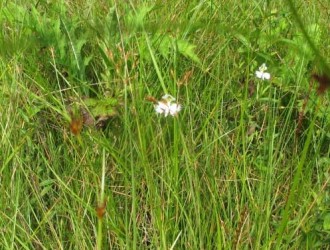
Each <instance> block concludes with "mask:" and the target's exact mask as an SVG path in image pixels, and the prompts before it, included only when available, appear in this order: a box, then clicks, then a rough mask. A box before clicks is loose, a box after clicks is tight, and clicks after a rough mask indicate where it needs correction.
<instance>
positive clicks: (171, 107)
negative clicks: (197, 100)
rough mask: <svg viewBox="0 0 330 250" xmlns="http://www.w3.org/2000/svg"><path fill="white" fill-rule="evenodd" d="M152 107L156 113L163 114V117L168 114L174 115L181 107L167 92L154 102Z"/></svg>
mask: <svg viewBox="0 0 330 250" xmlns="http://www.w3.org/2000/svg"><path fill="white" fill-rule="evenodd" d="M154 107H155V111H156V113H157V114H163V115H164V116H165V117H167V116H168V115H169V114H170V115H171V116H176V115H177V114H178V113H179V112H180V110H181V109H182V106H181V105H180V104H178V103H176V102H175V98H174V97H173V96H171V95H169V94H166V95H164V96H163V97H162V99H161V100H160V101H157V102H155V104H154Z"/></svg>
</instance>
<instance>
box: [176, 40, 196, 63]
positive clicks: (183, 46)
mask: <svg viewBox="0 0 330 250" xmlns="http://www.w3.org/2000/svg"><path fill="white" fill-rule="evenodd" d="M176 42H177V46H178V50H179V52H180V53H181V54H182V55H184V56H185V57H187V58H189V59H191V60H192V61H194V62H196V63H198V64H200V63H201V61H200V60H199V58H198V56H197V54H196V53H195V51H194V50H195V47H196V46H195V45H193V44H191V43H189V42H187V41H185V40H181V39H179V40H177V41H176Z"/></svg>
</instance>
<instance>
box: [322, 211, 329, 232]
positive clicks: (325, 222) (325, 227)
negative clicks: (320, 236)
mask: <svg viewBox="0 0 330 250" xmlns="http://www.w3.org/2000/svg"><path fill="white" fill-rule="evenodd" d="M323 229H324V230H330V213H327V214H326V215H325V216H324V221H323Z"/></svg>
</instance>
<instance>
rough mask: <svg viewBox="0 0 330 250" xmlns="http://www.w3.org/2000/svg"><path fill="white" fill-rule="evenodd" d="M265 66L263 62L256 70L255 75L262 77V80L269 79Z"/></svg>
mask: <svg viewBox="0 0 330 250" xmlns="http://www.w3.org/2000/svg"><path fill="white" fill-rule="evenodd" d="M266 70H267V66H266V64H265V63H263V64H262V65H261V66H260V67H259V70H257V71H256V77H258V78H260V79H262V80H269V79H270V74H269V73H268V72H266Z"/></svg>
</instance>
